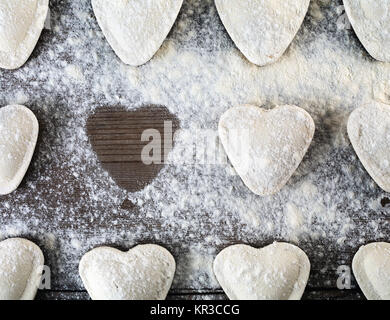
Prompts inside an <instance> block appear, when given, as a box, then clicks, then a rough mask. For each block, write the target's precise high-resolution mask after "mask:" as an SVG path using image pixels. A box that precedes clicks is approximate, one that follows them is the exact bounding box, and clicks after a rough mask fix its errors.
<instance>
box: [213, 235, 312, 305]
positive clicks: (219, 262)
mask: <svg viewBox="0 0 390 320" xmlns="http://www.w3.org/2000/svg"><path fill="white" fill-rule="evenodd" d="M214 273H215V276H216V277H217V280H218V282H219V284H220V285H221V286H222V288H223V290H224V291H225V293H226V294H227V296H228V297H229V299H232V300H299V299H300V298H301V297H302V294H303V292H304V290H305V287H306V284H307V280H308V278H309V274H310V261H309V259H308V257H307V256H306V254H305V253H304V252H303V251H302V250H301V249H299V248H298V247H296V246H294V245H291V244H288V243H277V242H275V243H273V244H271V245H269V246H267V247H264V248H262V249H255V248H252V247H250V246H247V245H234V246H231V247H228V248H226V249H224V250H222V251H221V253H219V254H218V256H217V257H216V258H215V261H214Z"/></svg>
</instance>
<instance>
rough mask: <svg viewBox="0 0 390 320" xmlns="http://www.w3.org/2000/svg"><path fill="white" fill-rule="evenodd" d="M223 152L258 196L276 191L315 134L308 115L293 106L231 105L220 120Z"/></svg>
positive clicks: (287, 178) (294, 167)
mask: <svg viewBox="0 0 390 320" xmlns="http://www.w3.org/2000/svg"><path fill="white" fill-rule="evenodd" d="M218 131H219V137H220V139H221V142H222V144H223V146H224V147H225V151H226V153H227V155H228V157H229V159H230V161H231V163H232V165H233V166H234V168H235V169H236V171H237V173H238V174H239V175H240V177H241V178H242V180H243V181H244V183H245V184H246V185H247V186H248V188H249V189H250V190H251V191H252V192H254V193H256V194H258V195H272V194H274V193H276V192H278V191H279V190H280V189H281V188H282V187H283V186H284V185H285V184H286V183H287V181H288V180H289V179H290V177H291V175H292V174H293V173H294V171H295V170H296V169H297V168H298V166H299V164H300V163H301V161H302V158H303V156H304V155H305V153H306V151H307V149H308V147H309V145H310V143H311V141H312V138H313V135H314V131H315V125H314V121H313V119H312V118H311V117H310V115H309V114H308V113H307V112H306V111H305V110H303V109H301V108H299V107H296V106H280V107H275V108H274V109H272V110H265V109H261V108H258V107H255V106H241V107H234V108H231V109H229V110H228V111H226V112H225V113H224V114H223V115H222V117H221V119H220V122H219V128H218Z"/></svg>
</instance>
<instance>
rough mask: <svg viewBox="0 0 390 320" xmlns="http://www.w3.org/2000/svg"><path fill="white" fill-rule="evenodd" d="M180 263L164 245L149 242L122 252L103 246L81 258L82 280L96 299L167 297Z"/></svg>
mask: <svg viewBox="0 0 390 320" xmlns="http://www.w3.org/2000/svg"><path fill="white" fill-rule="evenodd" d="M175 269H176V263H175V259H174V258H173V257H172V255H171V254H170V253H169V252H168V251H167V250H166V249H164V248H162V247H160V246H157V245H152V244H146V245H139V246H136V247H135V248H133V249H131V250H129V251H128V252H122V251H119V250H117V249H113V248H109V247H100V248H96V249H93V250H91V251H90V252H88V253H86V254H85V255H84V256H83V258H82V259H81V261H80V266H79V271H80V276H81V279H82V280H83V283H84V285H85V288H86V289H87V291H88V293H89V295H90V296H91V298H92V299H94V300H164V299H165V298H166V296H167V294H168V291H169V289H170V287H171V284H172V280H173V276H174V274H175Z"/></svg>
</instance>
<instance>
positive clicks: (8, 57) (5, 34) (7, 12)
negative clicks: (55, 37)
mask: <svg viewBox="0 0 390 320" xmlns="http://www.w3.org/2000/svg"><path fill="white" fill-rule="evenodd" d="M48 9H49V0H17V1H15V0H0V67H1V68H5V69H16V68H19V67H20V66H22V65H23V64H24V63H25V62H26V61H27V59H28V58H29V57H30V55H31V52H32V51H33V50H34V48H35V45H36V44H37V42H38V39H39V37H40V35H41V32H42V29H43V27H44V24H45V19H46V16H47V11H48Z"/></svg>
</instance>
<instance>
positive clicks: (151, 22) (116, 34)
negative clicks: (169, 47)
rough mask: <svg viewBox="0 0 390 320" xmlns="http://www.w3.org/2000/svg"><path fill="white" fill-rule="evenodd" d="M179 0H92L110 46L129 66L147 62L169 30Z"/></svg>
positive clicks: (173, 20)
mask: <svg viewBox="0 0 390 320" xmlns="http://www.w3.org/2000/svg"><path fill="white" fill-rule="evenodd" d="M182 4H183V0H153V1H150V0H147V1H145V0H131V1H129V0H116V1H112V0H92V6H93V10H94V12H95V16H96V18H97V21H98V23H99V25H100V27H101V28H102V30H103V33H104V35H105V36H106V38H107V40H108V42H109V43H110V45H111V47H112V48H113V49H114V51H115V52H116V54H117V55H118V56H119V58H121V60H122V61H123V62H124V63H126V64H129V65H131V66H139V65H142V64H144V63H146V62H148V61H149V60H150V59H151V58H152V57H153V56H154V54H155V53H156V52H157V50H158V49H159V48H160V47H161V45H162V43H163V41H164V40H165V38H166V37H167V35H168V33H169V31H170V30H171V28H172V26H173V24H174V22H175V20H176V18H177V15H178V14H179V11H180V8H181V6H182Z"/></svg>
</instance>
